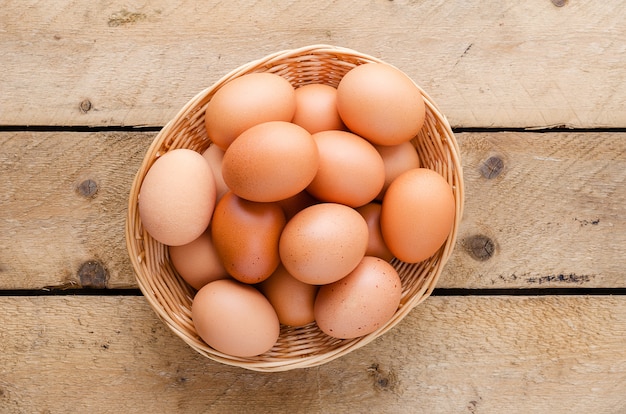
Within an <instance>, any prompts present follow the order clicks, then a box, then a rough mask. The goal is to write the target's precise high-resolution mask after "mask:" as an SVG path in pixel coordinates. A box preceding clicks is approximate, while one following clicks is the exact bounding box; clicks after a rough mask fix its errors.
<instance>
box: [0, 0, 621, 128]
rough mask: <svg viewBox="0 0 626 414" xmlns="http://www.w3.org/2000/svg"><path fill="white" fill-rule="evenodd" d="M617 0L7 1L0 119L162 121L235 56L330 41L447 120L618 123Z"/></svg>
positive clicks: (0, 11) (1, 9) (1, 34)
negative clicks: (373, 62) (400, 76)
mask: <svg viewBox="0 0 626 414" xmlns="http://www.w3.org/2000/svg"><path fill="white" fill-rule="evenodd" d="M558 4H564V6H563V7H558V6H557V5H558ZM623 9H624V8H623V4H622V2H621V1H618V0H612V1H605V2H581V1H569V2H567V1H557V0H553V1H550V0H531V1H523V2H514V1H508V2H502V1H499V0H489V1H482V2H449V1H442V0H431V1H420V2H413V1H383V0H380V1H374V2H368V4H367V5H366V6H360V7H355V6H354V4H353V3H351V2H337V1H330V0H321V1H317V2H316V3H315V5H314V7H313V6H312V5H311V4H310V3H307V2H301V1H282V2H280V3H277V2H275V1H272V0H263V1H255V2H240V3H239V4H237V5H236V6H233V4H232V3H230V2H223V1H216V0H211V1H204V2H202V3H198V2H195V1H189V0H187V1H177V2H174V3H172V2H169V1H166V0H152V1H149V2H145V1H135V0H132V1H127V0H107V1H98V2H93V1H85V0H82V1H81V0H59V1H55V3H54V6H51V5H50V4H47V3H46V2H40V1H33V0H27V1H9V0H4V1H0V53H1V61H2V64H1V65H2V76H1V77H0V91H1V93H0V124H2V125H164V124H165V122H167V121H168V120H169V119H171V118H172V117H173V116H174V115H175V113H176V112H177V111H178V109H179V108H180V107H182V105H183V104H184V103H185V102H187V101H188V100H189V99H190V98H191V97H193V96H194V95H195V94H196V93H198V92H199V91H201V90H202V89H204V88H206V87H208V86H209V85H211V84H212V83H213V82H214V81H215V80H217V79H218V78H219V77H221V76H222V75H224V74H225V73H227V72H229V71H230V70H232V69H234V68H235V67H237V66H239V65H242V64H244V63H247V62H249V61H251V60H253V59H257V58H260V57H262V56H264V55H266V54H268V53H272V52H275V51H278V50H283V49H290V48H295V47H300V46H305V45H309V44H315V43H326V44H335V45H340V46H345V47H350V48H353V49H356V50H359V51H361V52H364V53H368V54H370V55H374V56H376V57H379V58H381V59H384V60H386V61H388V62H389V63H392V64H395V65H397V66H399V67H400V68H401V69H403V70H404V71H406V72H407V73H408V74H409V75H410V76H411V77H412V78H413V79H414V80H415V81H416V82H418V83H419V84H420V85H421V86H423V87H424V88H425V89H426V90H427V91H429V93H430V94H431V95H432V96H433V98H434V99H435V101H436V102H438V103H439V105H440V106H441V107H442V108H443V110H444V112H445V113H446V115H447V116H448V117H449V119H450V121H451V123H452V124H453V126H464V127H472V126H479V127H549V126H554V125H566V126H569V127H586V128H589V127H623V126H624V125H626V83H624V81H623V80H624V78H625V77H626V65H624V62H625V61H626V49H625V48H624V45H626V31H625V30H624V14H623V13H624V12H623Z"/></svg>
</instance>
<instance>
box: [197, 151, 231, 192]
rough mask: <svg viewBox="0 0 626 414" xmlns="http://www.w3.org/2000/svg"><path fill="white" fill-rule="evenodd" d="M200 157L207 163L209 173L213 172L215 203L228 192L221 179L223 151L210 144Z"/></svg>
mask: <svg viewBox="0 0 626 414" xmlns="http://www.w3.org/2000/svg"><path fill="white" fill-rule="evenodd" d="M202 156H203V157H204V159H205V160H207V161H208V163H209V166H210V167H211V171H213V178H215V192H216V194H217V198H216V202H217V201H219V200H220V198H222V196H223V195H224V194H226V192H227V191H228V186H227V185H226V183H225V182H224V177H222V160H223V159H224V151H223V150H222V149H221V148H220V147H218V146H217V145H215V144H211V145H210V146H209V148H207V149H206V150H205V151H204V152H203V153H202Z"/></svg>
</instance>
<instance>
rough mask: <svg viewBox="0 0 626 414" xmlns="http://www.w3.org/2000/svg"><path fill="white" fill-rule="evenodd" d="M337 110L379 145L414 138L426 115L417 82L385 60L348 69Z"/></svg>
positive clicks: (355, 129)
mask: <svg viewBox="0 0 626 414" xmlns="http://www.w3.org/2000/svg"><path fill="white" fill-rule="evenodd" d="M337 110H338V111H339V115H340V116H341V119H342V120H343V122H344V123H345V125H346V126H347V127H348V128H349V129H350V130H351V131H352V132H354V133H355V134H358V135H360V136H362V137H364V138H366V139H367V140H369V141H370V142H372V143H374V144H378V145H397V144H401V143H403V142H407V141H409V140H411V138H413V137H415V136H416V135H417V133H418V132H419V131H420V129H421V128H422V126H423V125H424V119H425V116H426V105H425V103H424V98H423V97H422V94H421V92H420V90H419V88H418V87H417V85H415V83H414V82H413V81H412V80H411V79H410V78H409V77H408V76H407V75H406V74H404V73H403V72H402V71H400V70H399V69H397V68H395V67H393V66H391V65H388V64H385V63H365V64H362V65H359V66H356V67H355V68H353V69H351V70H350V71H348V72H347V73H346V74H345V75H344V77H343V78H342V79H341V81H340V82H339V84H338V85H337Z"/></svg>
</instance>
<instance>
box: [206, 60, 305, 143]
mask: <svg viewBox="0 0 626 414" xmlns="http://www.w3.org/2000/svg"><path fill="white" fill-rule="evenodd" d="M295 110H296V97H295V91H294V89H293V87H292V86H291V84H290V83H289V81H288V80H286V79H285V78H283V77H281V76H279V75H276V74H273V73H267V72H266V73H250V74H247V75H243V76H239V77H237V78H235V79H233V80H231V81H229V82H228V83H226V84H224V85H223V86H222V87H221V88H220V89H218V90H217V91H216V92H215V94H214V95H213V97H212V98H211V100H210V101H209V102H208V104H207V107H206V113H205V126H206V131H207V135H208V136H209V139H210V140H211V141H212V142H214V143H215V144H216V145H217V146H218V147H220V148H222V149H223V150H226V148H228V146H229V145H230V144H231V142H233V141H234V140H235V138H237V137H238V136H239V135H240V134H241V133H242V132H243V131H245V130H246V129H248V128H250V127H252V126H254V125H257V124H260V123H263V122H268V121H286V122H290V121H291V120H292V119H293V114H294V113H295Z"/></svg>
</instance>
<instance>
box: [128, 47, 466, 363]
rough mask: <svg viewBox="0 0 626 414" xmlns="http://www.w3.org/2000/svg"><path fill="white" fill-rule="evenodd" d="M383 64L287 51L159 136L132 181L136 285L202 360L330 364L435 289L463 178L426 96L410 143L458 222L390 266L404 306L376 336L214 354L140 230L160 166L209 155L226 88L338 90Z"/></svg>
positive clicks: (260, 63)
mask: <svg viewBox="0 0 626 414" xmlns="http://www.w3.org/2000/svg"><path fill="white" fill-rule="evenodd" d="M371 62H378V63H384V62H382V61H381V60H379V59H377V58H374V57H371V56H368V55H365V54H362V53H359V52H356V51H354V50H350V49H346V48H341V47H336V46H329V45H312V46H307V47H302V48H299V49H293V50H285V51H281V52H278V53H274V54H271V55H268V56H266V57H264V58H262V59H259V60H256V61H253V62H250V63H248V64H245V65H243V66H241V67H239V68H237V69H235V70H233V71H232V72H230V73H229V74H227V75H226V76H224V77H223V78H221V79H220V80H219V81H217V82H216V83H215V84H214V85H212V86H211V87H209V88H207V89H205V90H203V91H202V92H200V93H199V94H198V95H196V96H195V97H194V98H193V99H191V100H190V101H189V102H188V103H187V104H186V105H185V106H184V107H183V108H182V109H181V110H180V111H179V113H178V114H177V115H176V117H175V118H174V119H173V120H171V121H170V122H169V123H168V124H167V125H166V126H165V127H164V128H163V129H162V130H161V131H160V132H159V134H158V135H157V136H156V138H155V139H154V141H153V143H152V145H151V146H150V148H149V149H148V151H147V153H146V155H145V158H144V159H143V162H142V164H141V166H140V168H139V171H138V172H137V175H136V177H135V179H134V181H133V184H132V187H131V190H130V195H129V201H128V216H127V222H126V245H127V249H128V253H129V256H130V260H131V262H132V265H133V267H134V270H135V273H136V278H137V283H138V285H139V288H140V289H141V292H142V293H143V295H144V297H145V298H146V300H147V301H148V303H149V304H150V306H151V307H152V308H153V309H154V311H155V312H156V313H157V315H158V316H159V317H160V318H161V320H162V321H163V322H164V323H165V324H166V325H167V326H168V327H169V328H170V329H171V330H172V331H173V332H174V333H176V334H177V335H178V336H179V337H180V338H182V339H183V340H184V341H185V342H186V343H187V344H188V345H189V346H191V347H192V348H193V349H195V350H196V351H197V352H199V353H200V354H202V355H204V356H206V357H208V358H210V359H212V360H215V361H218V362H221V363H224V364H228V365H232V366H238V367H242V368H246V369H249V370H255V371H286V370H290V369H295V368H307V367H313V366H317V365H320V364H324V363H327V362H329V361H332V360H334V359H336V358H339V357H341V356H343V355H346V354H347V353H349V352H351V351H353V350H355V349H357V348H360V347H362V346H364V345H366V344H368V343H369V342H371V341H373V340H374V339H376V338H377V337H379V336H380V335H382V334H384V333H385V332H387V331H388V330H390V329H391V328H393V327H394V326H395V325H396V324H398V323H399V322H400V321H401V320H402V318H404V317H405V316H406V315H407V314H408V313H409V312H410V311H411V309H412V308H414V307H415V306H417V305H418V304H420V303H421V302H422V301H423V300H425V299H426V298H427V297H428V296H429V295H430V294H431V292H432V290H433V289H434V287H435V284H436V283H437V279H438V278H439V276H440V274H441V272H442V269H443V267H444V265H445V263H446V261H447V260H448V258H449V256H450V254H451V253H452V249H453V247H454V244H455V240H456V235H457V229H458V226H459V223H460V221H461V216H462V213H463V174H462V169H461V163H460V157H459V148H458V144H457V142H456V140H455V138H454V135H453V133H452V130H451V128H450V125H449V123H448V121H447V119H446V118H445V116H444V115H443V114H442V113H441V112H440V111H439V109H438V108H437V106H436V104H435V103H434V102H433V101H432V99H431V98H430V97H429V96H428V95H427V94H426V93H425V92H424V91H423V90H422V89H421V88H419V86H418V88H419V89H420V91H421V92H422V95H423V97H424V101H425V103H426V120H425V123H424V127H423V128H422V130H421V131H420V133H419V134H418V135H417V136H416V137H415V138H413V140H412V143H413V145H414V147H415V148H416V151H417V152H418V154H419V158H420V161H421V165H422V167H426V168H430V169H432V170H434V171H437V172H438V173H440V174H441V175H442V176H443V177H444V178H445V179H446V180H447V181H448V183H449V184H450V186H451V187H452V190H453V194H454V199H455V204H456V217H455V221H454V225H453V228H452V230H451V232H450V234H449V236H448V238H447V240H446V241H445V243H444V245H443V246H442V247H441V248H440V249H439V250H438V251H437V252H436V254H434V255H433V256H432V257H431V258H429V259H427V260H425V261H423V262H420V263H414V264H408V263H404V262H401V261H399V260H398V259H395V258H394V259H392V261H391V264H392V265H393V266H394V267H395V268H396V269H397V271H398V273H399V275H400V278H401V280H402V299H401V303H400V306H399V308H398V309H397V311H396V313H395V314H394V315H393V317H392V318H391V319H390V320H389V321H388V322H387V323H386V324H385V325H384V326H382V327H381V328H380V329H378V330H377V331H375V332H373V333H371V334H369V335H365V336H362V337H359V338H355V339H345V340H342V339H335V338H331V337H329V336H327V335H326V334H324V333H323V332H322V331H321V330H320V329H319V328H318V327H317V325H316V324H315V323H311V324H309V325H306V326H303V327H297V328H293V327H286V326H281V332H280V337H279V339H278V341H277V343H276V344H275V345H274V347H273V348H272V349H271V350H269V351H268V352H266V353H264V354H262V355H259V356H256V357H250V358H239V357H232V356H230V355H226V354H223V353H221V352H218V351H216V350H215V349H213V348H211V347H209V346H208V345H207V344H206V343H205V342H204V341H202V339H201V338H200V337H199V336H198V334H197V333H196V330H195V328H194V325H193V322H192V320H191V304H192V300H193V297H194V294H195V290H194V289H193V288H191V287H190V286H189V285H187V284H186V283H185V282H184V281H183V279H182V278H181V277H180V276H179V275H178V274H177V273H176V270H175V269H174V267H173V265H172V264H171V262H170V258H169V254H168V248H167V246H164V245H162V244H161V243H159V242H157V241H155V240H154V239H153V238H152V237H151V236H150V235H149V234H148V233H147V232H146V231H145V230H144V229H143V227H142V225H141V220H140V218H139V211H138V205H137V201H138V195H139V189H140V187H141V184H142V181H143V179H144V177H145V175H146V173H147V172H148V169H149V168H150V167H151V165H152V164H153V163H154V161H155V160H156V159H157V158H158V157H159V156H161V155H163V154H165V153H166V152H168V151H170V150H173V149H177V148H188V149H192V150H195V151H198V152H203V151H204V150H205V149H206V148H207V147H208V146H209V145H210V140H209V138H208V137H207V134H206V130H205V126H204V114H205V110H206V107H207V103H208V102H209V100H210V99H211V97H212V96H213V94H214V93H215V92H216V91H217V90H218V89H219V88H220V87H221V86H222V85H224V84H225V83H227V82H228V81H230V80H232V79H234V78H237V77H240V76H242V75H245V74H248V73H253V72H271V73H275V74H278V75H280V76H282V77H284V78H286V79H287V80H289V81H290V82H291V84H292V85H293V86H294V87H295V88H297V87H299V86H302V85H306V84H309V83H323V84H327V85H331V86H333V87H336V86H337V85H338V83H339V81H340V80H341V78H342V77H343V75H344V74H345V73H346V72H348V71H349V70H350V69H352V68H353V67H355V66H357V65H360V64H364V63H371Z"/></svg>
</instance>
